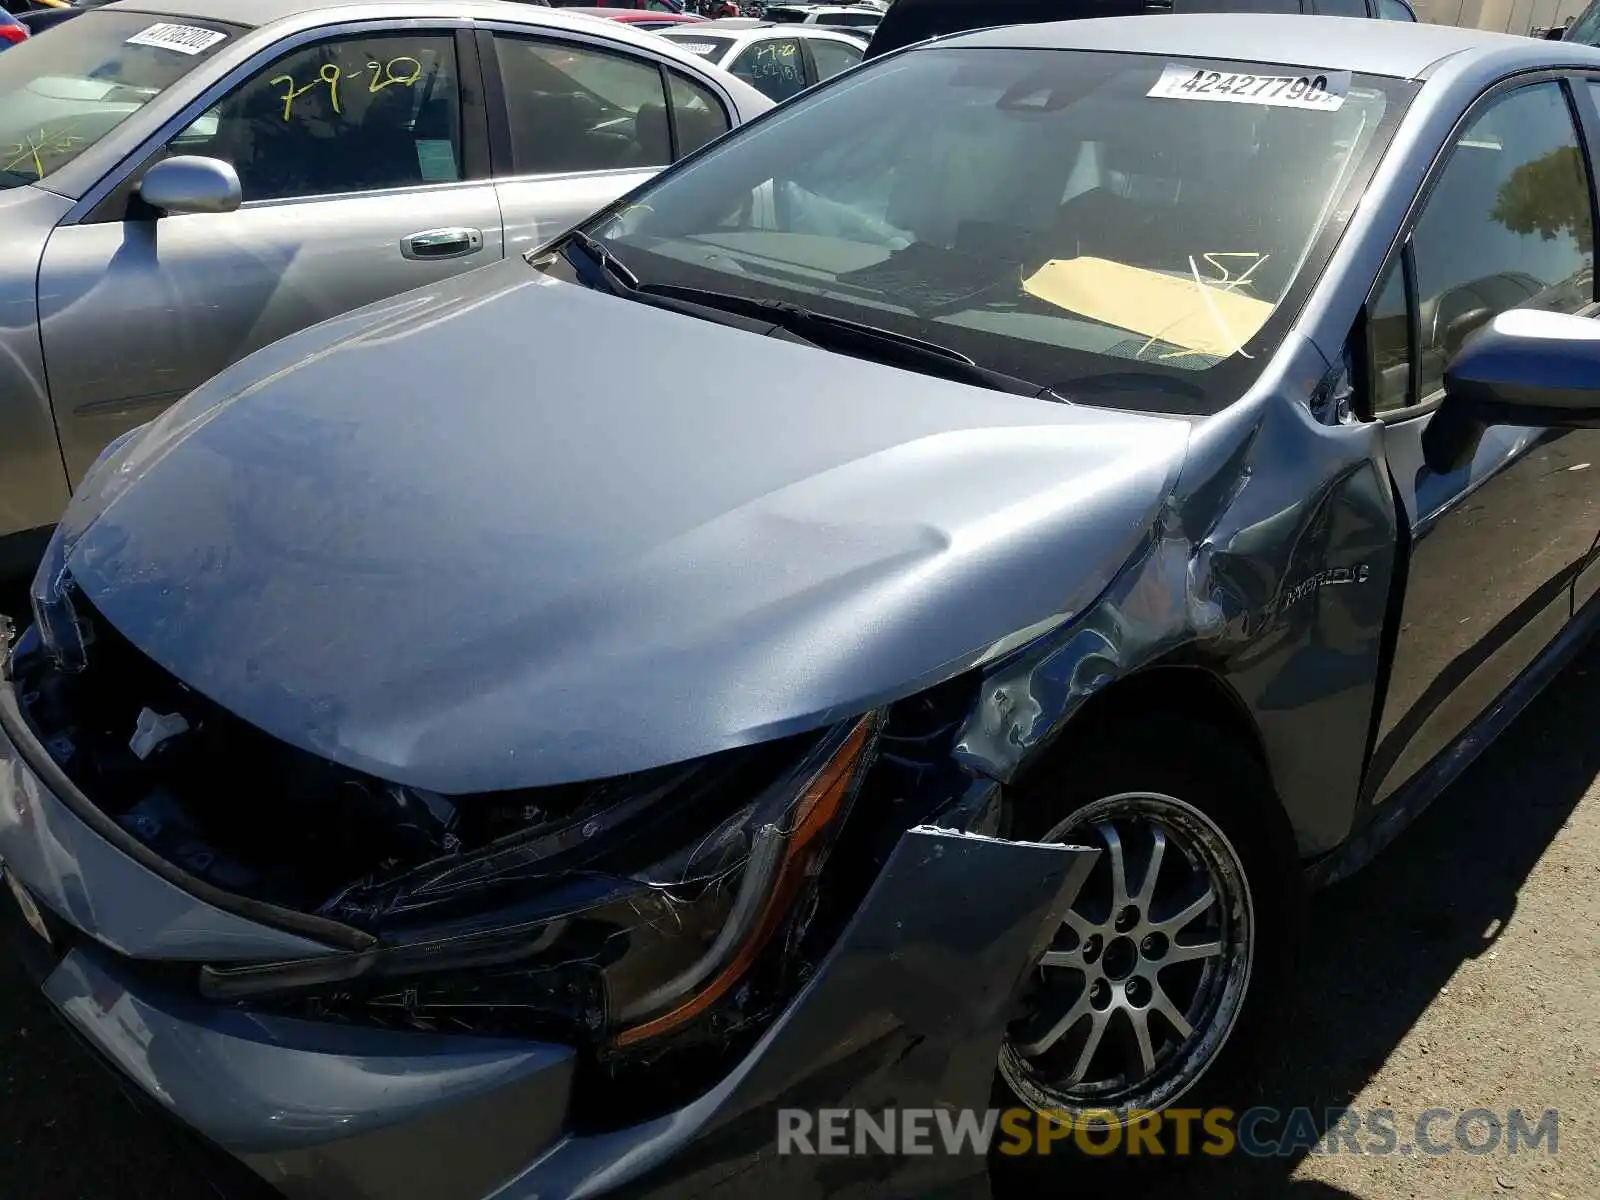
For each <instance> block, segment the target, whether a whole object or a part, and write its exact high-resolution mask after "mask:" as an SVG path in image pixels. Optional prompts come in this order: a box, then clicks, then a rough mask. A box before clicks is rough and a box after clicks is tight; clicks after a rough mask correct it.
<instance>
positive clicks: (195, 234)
mask: <svg viewBox="0 0 1600 1200" xmlns="http://www.w3.org/2000/svg"><path fill="white" fill-rule="evenodd" d="M55 36H66V35H65V34H61V35H55ZM475 53H476V51H475V48H474V43H473V42H472V41H471V40H470V38H468V37H466V36H465V35H462V36H458V34H457V32H456V31H455V30H452V29H451V28H448V27H439V28H426V27H416V26H412V25H409V24H408V26H407V27H406V28H405V29H404V30H395V29H392V28H387V29H386V28H383V27H381V26H375V25H366V26H348V27H344V29H342V30H341V31H340V32H328V31H318V32H317V33H316V34H315V35H313V36H309V37H305V38H301V39H295V41H294V42H291V43H289V44H286V45H284V46H282V47H280V48H278V49H276V50H274V51H273V52H271V53H269V54H267V55H264V56H262V58H260V59H258V60H256V61H255V62H253V63H252V64H251V65H250V66H249V67H247V68H245V69H244V70H243V71H241V72H240V73H239V75H238V76H237V77H236V78H235V79H234V80H231V81H229V83H227V84H224V85H222V86H221V87H220V88H219V89H218V90H217V92H216V94H215V95H213V96H209V97H205V98H202V99H200V100H199V101H197V103H196V105H195V106H194V108H193V109H191V111H190V112H189V113H188V114H186V115H185V116H184V117H183V118H180V120H179V121H178V122H177V123H176V125H175V128H174V130H173V133H172V134H170V135H168V136H167V137H166V138H165V139H164V140H163V141H161V142H159V143H157V145H156V146H155V147H153V148H152V149H151V150H150V151H148V152H145V153H144V154H141V155H140V156H139V157H138V158H137V159H136V160H135V164H136V165H134V166H133V167H132V168H131V169H130V170H128V171H127V172H126V173H125V176H124V178H123V179H122V181H121V182H120V183H119V184H118V186H117V187H116V188H115V189H114V190H113V191H112V192H111V193H110V194H109V195H108V196H107V197H106V199H105V200H103V201H102V202H101V203H100V204H99V205H98V206H97V207H96V208H95V209H94V211H93V212H91V213H89V214H88V215H87V216H86V217H85V218H84V219H83V220H82V221H81V222H80V223H78V224H76V225H69V226H63V227H62V228H60V229H58V230H57V231H56V233H55V234H54V235H53V236H52V237H51V239H50V242H49V243H48V245H47V246H46V248H45V252H44V256H43V261H42V265H41V268H40V273H39V310H40V328H41V331H42V337H43V343H44V354H45V364H46V368H47V370H48V372H49V378H50V391H51V396H52V400H53V402H54V405H55V410H56V418H57V423H58V425H59V427H60V431H61V446H62V451H63V454H64V456H65V458H66V464H67V469H68V471H69V473H70V474H71V477H72V478H73V479H74V480H76V479H77V478H79V477H80V476H81V475H82V473H83V471H84V470H85V468H87V466H88V465H89V463H90V462H91V461H92V460H93V459H94V457H95V455H96V454H97V453H98V452H99V450H100V448H101V447H102V446H104V445H105V443H106V442H107V441H108V440H109V439H110V438H112V437H114V436H116V435H117V434H118V433H120V432H122V431H123V430H125V429H128V428H131V427H132V426H134V425H137V424H139V423H141V422H143V421H147V420H149V419H150V418H151V417H153V416H154V415H155V414H156V413H157V412H159V411H160V410H161V408H163V407H164V406H166V405H167V404H169V403H171V402H172V401H174V400H176V399H178V398H179V397H181V396H182V395H184V394H185V393H186V392H188V391H189V390H190V389H192V388H194V387H195V386H197V385H198V384H200V383H201V382H203V381H204V380H206V379H207V378H209V377H210V376H212V375H214V374H216V373H217V372H218V371H220V370H221V369H222V368H223V367H225V366H227V365H228V364H230V363H232V362H234V361H236V360H237V359H239V358H241V357H243V356H244V355H246V354H248V353H250V352H251V351H253V350H256V349H258V348H259V347H261V346H264V345H266V344H267V343H269V342H272V341H275V340H277V339H279V338H281V337H284V336H285V335H287V334H289V333H292V332H294V331H295V330H298V329H301V328H303V327H305V326H307V325H310V324H313V323H315V322H317V321H321V320H323V319H325V318H328V317H332V316H335V315H337V314H339V313H342V312H345V311H347V310H349V309H352V308H355V307H358V306H359V305H362V304H366V303H368V302H370V301H374V300H379V299H382V298H384V297H386V296H390V295H393V294H395V293H397V292H402V291H405V290H407V289H410V288H413V287H419V286H422V285H424V284H428V283H432V282H435V281H437V280H440V279H443V278H445V277H447V276H450V275H454V274H456V273H458V272H461V271H465V270H468V269H470V268H472V267H476V266H481V265H483V264H485V263H488V262H492V261H494V260H496V259H498V258H500V257H501V253H502V244H503V239H502V232H501V225H500V208H499V203H498V200H497V197H496V195H495V190H494V184H493V181H492V180H491V179H490V178H489V173H488V161H487V160H488V154H487V133H486V126H485V122H484V118H483V108H482V104H481V97H480V94H479V93H480V92H481V88H479V87H476V86H473V85H472V84H471V83H470V82H469V84H468V85H467V86H466V87H465V88H463V85H462V81H463V79H466V80H468V81H470V80H473V79H475V78H476V75H477V67H476V62H475V60H474V58H473V56H474V55H475ZM169 154H201V155H207V156H211V157H215V158H220V159H224V160H226V161H227V162H229V163H231V164H232V165H233V166H234V168H235V169H236V170H237V172H238V174H239V179H240V183H241V186H242V192H243V197H244V203H243V205H242V207H240V208H239V209H238V210H237V211H235V212H231V213H215V214H211V213H207V214H191V215H184V216H170V217H167V216H163V217H160V219H156V214H154V213H153V212H151V211H150V210H149V209H148V207H147V206H144V205H143V204H142V202H140V201H139V200H138V199H137V197H136V196H135V195H134V190H135V185H136V183H137V181H138V179H139V177H140V176H141V175H142V173H143V171H144V170H145V169H147V168H148V166H150V165H151V164H153V163H154V162H156V161H158V160H159V159H160V158H163V157H165V156H167V155H169Z"/></svg>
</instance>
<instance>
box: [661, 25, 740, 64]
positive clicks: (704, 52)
mask: <svg viewBox="0 0 1600 1200" xmlns="http://www.w3.org/2000/svg"><path fill="white" fill-rule="evenodd" d="M661 36H662V37H664V38H669V39H670V40H671V41H672V42H673V43H674V44H675V45H677V47H678V48H679V49H680V50H687V51H688V52H689V53H690V54H698V55H699V56H700V57H701V58H703V59H706V60H707V61H708V62H721V61H722V56H723V55H725V54H727V52H728V51H729V50H730V49H732V47H733V39H732V38H725V37H706V36H705V34H703V33H696V32H695V31H694V30H692V29H685V30H682V31H680V30H675V29H674V30H669V31H668V32H666V33H663V34H662V35H661Z"/></svg>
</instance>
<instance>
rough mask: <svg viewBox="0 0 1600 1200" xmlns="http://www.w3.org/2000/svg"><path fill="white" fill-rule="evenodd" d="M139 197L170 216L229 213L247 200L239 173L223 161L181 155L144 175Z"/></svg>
mask: <svg viewBox="0 0 1600 1200" xmlns="http://www.w3.org/2000/svg"><path fill="white" fill-rule="evenodd" d="M139 198H140V199H141V200H143V201H144V202H145V203H146V204H148V205H149V206H150V207H151V208H154V209H156V210H158V211H160V212H162V213H165V214H166V215H168V216H174V217H176V216H181V215H183V214H185V213H226V212H232V211H233V210H234V209H236V208H238V207H239V205H240V204H241V203H243V201H244V193H243V192H242V191H241V190H240V187H239V173H238V172H237V171H235V170H234V169H233V164H232V163H225V162H223V161H222V160H221V159H220V158H202V157H200V156H199V155H194V154H179V155H176V156H174V157H172V158H165V159H162V160H161V161H160V162H158V163H157V164H156V165H155V166H153V167H151V168H150V169H149V170H148V171H146V172H145V173H144V178H143V179H141V180H140V181H139Z"/></svg>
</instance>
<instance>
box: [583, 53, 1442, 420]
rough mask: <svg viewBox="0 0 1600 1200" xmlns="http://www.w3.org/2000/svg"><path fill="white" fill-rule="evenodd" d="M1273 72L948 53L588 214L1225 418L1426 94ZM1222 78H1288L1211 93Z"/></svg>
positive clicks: (704, 266) (1025, 365) (877, 314)
mask: <svg viewBox="0 0 1600 1200" xmlns="http://www.w3.org/2000/svg"><path fill="white" fill-rule="evenodd" d="M1279 71H1280V69H1279V68H1273V67H1270V66H1267V65H1265V64H1253V65H1252V64H1228V63H1221V62H1214V63H1207V64H1204V65H1201V64H1195V63H1185V62H1173V61H1171V60H1169V59H1166V58H1163V57H1156V56H1145V55H1138V54H1125V53H1101V52H1093V51H1081V50H1031V49H1024V48H1015V49H1013V48H995V49H992V50H991V49H940V48H938V47H929V48H926V49H923V50H919V51H918V52H917V53H915V54H907V55H905V56H903V57H902V58H900V59H899V60H897V61H896V63H895V64H894V68H893V69H892V70H890V69H883V70H861V71H852V72H850V73H849V74H848V75H846V76H843V77H841V78H839V79H837V80H835V81H834V82H833V83H831V84H830V85H829V86H828V87H827V88H826V89H823V90H819V91H818V92H815V93H812V94H808V95H802V96H799V97H797V98H795V99H794V100H792V101H790V102H789V107H788V108H787V110H786V112H785V114H784V118H783V119H782V120H773V121H762V122H758V123H756V124H754V125H752V126H750V127H749V128H747V129H744V130H741V131H740V133H739V134H738V135H737V136H734V137H731V138H729V139H727V140H726V141H725V142H723V143H721V144H720V145H719V146H718V147H716V148H713V149H712V150H711V151H710V152H709V153H707V154H705V155H703V156H701V157H700V158H699V159H698V160H697V161H696V162H694V163H693V164H691V165H689V166H686V167H684V168H682V169H680V170H678V171H674V172H671V173H669V174H668V175H666V176H663V177H662V178H661V179H660V180H658V181H656V182H655V183H653V184H651V185H649V186H647V187H646V188H644V189H643V190H641V191H640V192H639V193H638V194H637V195H635V196H634V197H633V200H634V201H635V203H632V204H630V205H629V206H628V208H627V209H625V210H618V212H616V213H615V214H613V215H611V216H610V217H608V218H605V219H603V220H602V221H600V222H598V223H597V224H596V226H595V228H596V230H597V236H601V237H604V238H608V239H610V240H611V245H612V246H613V247H614V248H615V250H616V252H617V255H618V257H620V258H622V259H623V260H624V261H626V262H627V263H629V265H630V266H632V267H633V269H634V270H635V272H636V273H637V274H638V275H639V276H640V278H641V279H645V280H646V281H661V282H679V283H683V284H685V285H693V286H698V287H704V288H710V289H716V290H723V291H733V292H737V293H740V294H746V295H750V296H753V297H757V298H762V299H780V300H786V301H790V302H792V303H796V304H801V305H804V306H806V307H810V308H815V309H817V310H819V311H821V312H825V313H829V314H832V315H837V316H840V317H845V318H848V319H851V320H857V321H865V322H868V323H870V324H874V325H881V326H883V327H885V328H888V329H891V330H893V331H895V332H897V333H902V334H905V335H906V336H910V337H916V338H922V339H924V340H929V341H934V342H937V343H939V344H941V345H944V346H947V347H949V348H951V349H954V350H957V351H959V352H960V353H962V354H964V355H966V356H968V357H970V358H971V359H973V360H974V361H975V362H977V363H979V364H980V365H983V366H987V367H990V368H992V369H994V370H997V371H1001V372H1004V373H1006V374H1009V375H1013V376H1016V377H1020V378H1022V379H1025V380H1028V381H1029V382H1035V381H1037V382H1040V383H1041V385H1044V384H1050V385H1054V384H1058V383H1059V384H1061V385H1062V386H1063V387H1065V388H1067V389H1068V392H1069V393H1070V394H1072V395H1073V396H1075V397H1076V396H1078V395H1082V396H1083V397H1084V398H1085V399H1086V401H1087V402H1096V401H1099V402H1103V403H1107V404H1114V405H1117V406H1122V407H1129V406H1147V407H1155V408H1159V409H1161V410H1163V411H1216V410H1217V409H1218V408H1221V407H1225V406H1226V405H1227V404H1229V403H1232V402H1233V400H1235V399H1237V398H1238V396H1239V394H1240V392H1239V391H1238V387H1239V386H1240V381H1241V380H1243V379H1248V378H1253V377H1254V375H1255V374H1256V373H1258V372H1259V370H1260V368H1261V365H1262V363H1263V362H1264V360H1265V359H1266V358H1267V357H1268V356H1270V352H1271V349H1272V348H1274V347H1275V345H1276V344H1277V342H1278V341H1280V340H1281V338H1282V331H1283V330H1285V329H1286V328H1287V322H1288V321H1289V320H1290V319H1292V316H1293V315H1294V313H1295V312H1296V311H1298V305H1299V304H1300V303H1301V302H1302V300H1303V296H1304V294H1305V290H1306V288H1308V287H1309V284H1310V281H1311V280H1313V279H1315V278H1316V274H1317V268H1316V267H1315V266H1308V264H1313V263H1317V262H1320V261H1321V260H1322V258H1323V256H1325V254H1326V253H1327V248H1328V247H1329V246H1330V245H1331V244H1332V239H1333V237H1334V235H1335V233H1336V222H1337V214H1338V213H1339V212H1340V211H1341V209H1340V205H1341V203H1344V202H1347V200H1346V193H1347V189H1348V187H1349V186H1350V185H1351V180H1352V179H1353V178H1354V177H1356V176H1357V175H1358V174H1359V173H1361V172H1362V171H1365V170H1367V169H1369V168H1370V164H1371V162H1372V161H1374V160H1373V159H1372V158H1371V154H1372V153H1374V146H1375V144H1381V143H1382V142H1383V140H1384V139H1386V138H1387V137H1388V136H1389V133H1390V129H1391V128H1392V121H1391V120H1388V119H1386V114H1389V113H1390V110H1391V108H1396V107H1403V97H1406V96H1409V95H1410V93H1411V89H1412V85H1410V84H1406V83H1403V82H1400V81H1391V80H1378V79H1374V78H1371V77H1366V76H1353V77H1345V78H1348V79H1349V84H1348V86H1346V83H1345V81H1344V78H1339V79H1337V80H1336V79H1334V78H1332V77H1329V76H1325V75H1323V74H1322V73H1321V72H1308V73H1305V74H1303V75H1302V74H1301V73H1299V72H1298V71H1297V72H1290V71H1288V70H1287V69H1282V72H1281V73H1278V72H1279ZM1224 84H1226V85H1227V86H1228V87H1230V88H1231V87H1238V88H1240V89H1244V88H1246V87H1248V88H1250V89H1267V88H1273V89H1277V92H1278V93H1280V94H1277V95H1266V96H1264V97H1263V99H1262V101H1260V102H1256V103H1247V102H1244V99H1243V96H1242V95H1238V96H1235V95H1232V94H1230V95H1228V97H1227V102H1225V103H1218V102H1215V101H1214V100H1208V99H1206V97H1207V96H1209V95H1210V94H1211V93H1212V92H1213V91H1215V90H1216V89H1217V88H1219V87H1221V86H1223V85H1224ZM1185 85H1189V90H1185ZM1330 87H1337V88H1338V90H1339V92H1340V93H1341V94H1340V95H1338V96H1337V97H1336V98H1334V97H1330V98H1329V99H1327V100H1324V99H1322V98H1321V97H1322V96H1323V95H1324V94H1325V89H1327V88H1330ZM1201 88H1203V89H1204V90H1203V91H1196V90H1195V89H1201ZM952 163H958V164H960V170H951V167H950V164H952ZM1286 179H1294V180H1296V181H1297V186H1296V187H1294V188H1289V189H1286V188H1285V187H1284V185H1283V181H1284V180H1286ZM1324 230H1326V231H1327V232H1326V233H1324V232H1323V231H1324ZM1301 281H1303V282H1301ZM1297 284H1298V286H1297ZM1280 309H1282V313H1281V315H1280ZM1084 380H1091V381H1093V382H1090V383H1084V384H1083V386H1082V388H1081V389H1078V390H1074V387H1075V385H1076V384H1077V383H1078V382H1079V381H1084ZM1162 384H1165V385H1166V386H1162Z"/></svg>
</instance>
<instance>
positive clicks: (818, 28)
mask: <svg viewBox="0 0 1600 1200" xmlns="http://www.w3.org/2000/svg"><path fill="white" fill-rule="evenodd" d="M685 28H686V29H693V30H695V31H698V32H700V33H714V32H717V31H721V32H723V33H765V32H766V31H768V30H776V31H778V32H780V33H782V34H783V35H784V36H785V37H788V36H789V35H790V34H794V33H798V34H799V35H800V36H801V37H816V36H817V35H818V34H823V35H827V34H835V35H837V34H839V33H840V32H841V31H840V30H838V29H830V28H828V27H827V26H825V25H815V24H811V23H806V24H801V23H799V22H797V21H763V20H761V19H760V18H759V17H723V18H722V19H720V20H716V21H698V22H695V23H694V24H693V25H691V26H686V27H685ZM846 36H848V33H846Z"/></svg>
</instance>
